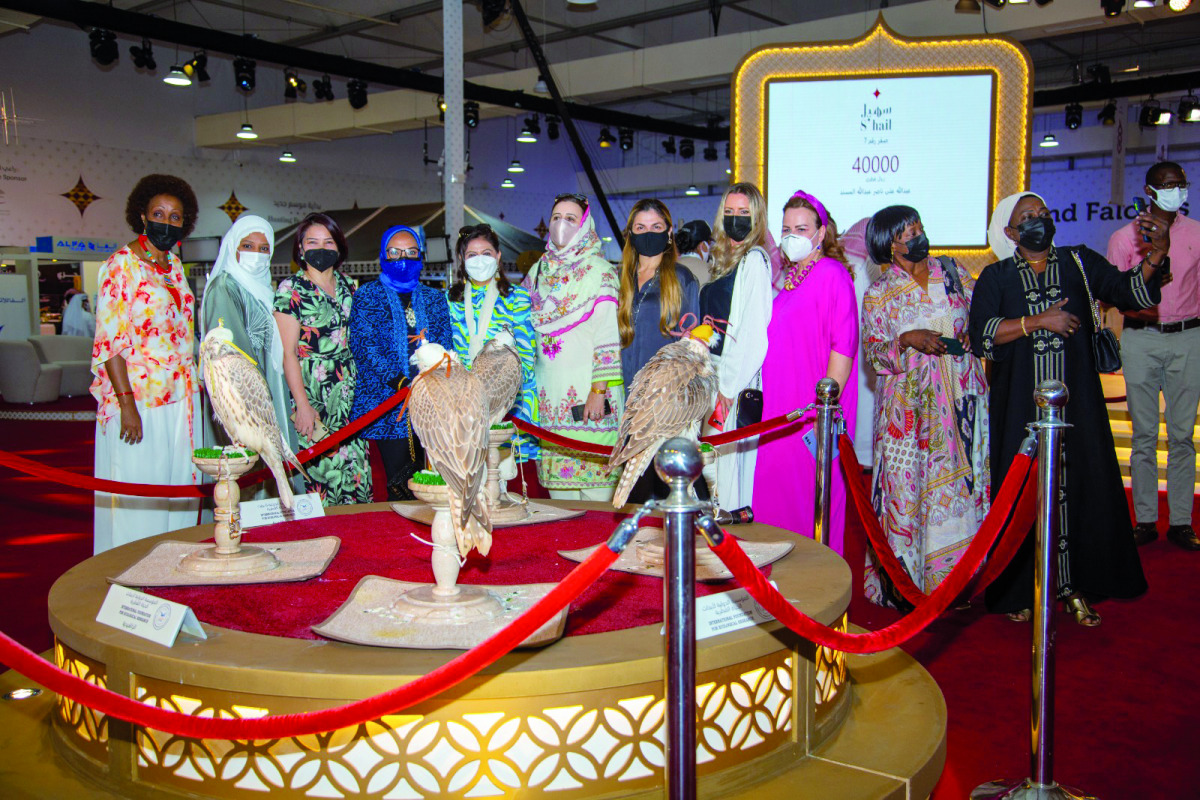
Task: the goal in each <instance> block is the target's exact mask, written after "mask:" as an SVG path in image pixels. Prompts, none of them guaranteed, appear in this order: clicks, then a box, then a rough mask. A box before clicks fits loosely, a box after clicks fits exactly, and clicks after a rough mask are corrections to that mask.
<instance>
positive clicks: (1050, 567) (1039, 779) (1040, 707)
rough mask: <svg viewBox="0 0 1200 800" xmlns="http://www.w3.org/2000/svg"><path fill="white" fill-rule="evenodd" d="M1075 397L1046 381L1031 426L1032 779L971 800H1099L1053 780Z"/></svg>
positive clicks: (1000, 784) (983, 790) (980, 792)
mask: <svg viewBox="0 0 1200 800" xmlns="http://www.w3.org/2000/svg"><path fill="white" fill-rule="evenodd" d="M1069 397H1070V394H1069V393H1068V392H1067V387H1066V386H1064V385H1063V383H1062V382H1061V381H1042V382H1041V383H1039V384H1038V386H1037V389H1036V390H1035V391H1034V393H1033V399H1034V403H1036V404H1037V407H1038V409H1039V412H1040V417H1041V418H1040V419H1039V421H1038V422H1036V423H1034V424H1032V425H1030V426H1029V427H1030V428H1031V429H1032V430H1035V431H1036V432H1037V437H1038V521H1037V529H1036V553H1037V556H1036V557H1037V561H1036V562H1035V563H1034V573H1033V696H1032V701H1033V702H1032V709H1031V713H1030V734H1031V744H1030V763H1031V767H1032V770H1031V771H1032V774H1033V776H1032V777H1030V778H1026V779H1025V780H1021V781H992V782H990V783H985V784H983V785H982V786H980V787H978V788H977V789H975V791H973V792H971V798H972V800H993V799H998V798H1007V799H1008V800H1018V799H1019V800H1088V799H1089V798H1090V800H1096V798H1095V797H1093V796H1092V795H1089V794H1084V793H1083V792H1081V791H1079V790H1078V789H1072V788H1070V787H1067V786H1060V785H1059V784H1057V783H1055V781H1054V596H1055V594H1056V591H1055V587H1056V586H1057V585H1058V581H1057V580H1056V579H1055V578H1056V576H1055V569H1054V566H1055V561H1054V557H1055V543H1056V542H1057V540H1058V536H1059V530H1060V525H1059V522H1060V516H1059V508H1060V505H1061V500H1060V497H1059V494H1060V487H1061V474H1060V471H1059V469H1060V466H1061V463H1062V461H1061V459H1062V452H1063V432H1064V431H1065V430H1066V429H1067V428H1069V427H1071V426H1070V425H1068V424H1067V423H1066V422H1065V421H1064V420H1063V409H1064V408H1065V407H1066V405H1067V400H1068V398H1069Z"/></svg>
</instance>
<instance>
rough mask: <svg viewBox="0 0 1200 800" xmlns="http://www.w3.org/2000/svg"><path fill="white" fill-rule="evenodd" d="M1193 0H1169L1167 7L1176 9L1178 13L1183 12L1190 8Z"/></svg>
mask: <svg viewBox="0 0 1200 800" xmlns="http://www.w3.org/2000/svg"><path fill="white" fill-rule="evenodd" d="M1191 4H1192V0H1167V8H1169V9H1171V10H1172V11H1174V12H1175V13H1176V14H1181V13H1183V12H1184V11H1187V10H1188V7H1189V6H1191Z"/></svg>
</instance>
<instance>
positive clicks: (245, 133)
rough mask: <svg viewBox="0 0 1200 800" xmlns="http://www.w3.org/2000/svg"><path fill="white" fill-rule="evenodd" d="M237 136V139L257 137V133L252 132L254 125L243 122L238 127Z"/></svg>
mask: <svg viewBox="0 0 1200 800" xmlns="http://www.w3.org/2000/svg"><path fill="white" fill-rule="evenodd" d="M237 138H239V139H257V138H258V134H257V133H255V132H254V126H253V125H251V124H250V123H249V122H243V123H242V127H241V128H239V129H238V132H237Z"/></svg>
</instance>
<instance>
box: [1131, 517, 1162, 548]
mask: <svg viewBox="0 0 1200 800" xmlns="http://www.w3.org/2000/svg"><path fill="white" fill-rule="evenodd" d="M1157 538H1158V524H1157V523H1154V522H1139V523H1138V524H1137V525H1134V526H1133V541H1134V542H1136V543H1137V546H1138V547H1141V546H1142V545H1144V544H1150V543H1151V542H1153V541H1154V540H1155V539H1157Z"/></svg>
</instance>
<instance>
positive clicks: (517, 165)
mask: <svg viewBox="0 0 1200 800" xmlns="http://www.w3.org/2000/svg"><path fill="white" fill-rule="evenodd" d="M508 171H509V172H524V171H525V168H524V167H522V166H521V162H520V161H518V160H516V159H513V162H512V163H511V164H509V165H508Z"/></svg>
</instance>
